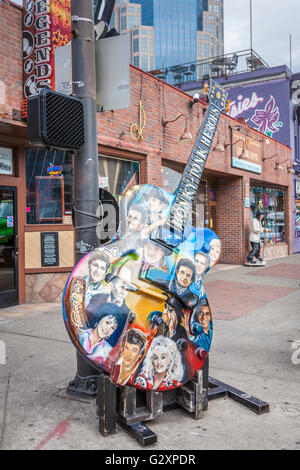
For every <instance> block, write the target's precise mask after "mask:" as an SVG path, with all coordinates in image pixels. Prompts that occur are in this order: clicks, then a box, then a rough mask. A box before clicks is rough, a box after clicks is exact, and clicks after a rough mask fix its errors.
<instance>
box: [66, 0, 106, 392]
mask: <svg viewBox="0 0 300 470" xmlns="http://www.w3.org/2000/svg"><path fill="white" fill-rule="evenodd" d="M71 31H72V80H73V93H74V94H75V95H76V96H78V97H80V98H82V101H83V107H84V135H85V144H84V147H83V148H82V149H81V150H80V151H79V152H77V153H75V155H74V193H73V194H74V209H75V214H74V220H75V222H74V226H75V242H76V248H75V250H76V263H77V262H78V261H79V260H80V259H81V258H82V257H83V256H84V255H85V254H87V253H89V252H90V251H91V250H93V249H94V248H96V247H97V246H99V239H98V238H97V235H96V222H95V219H94V218H92V217H91V216H89V215H88V214H91V215H92V216H95V215H96V210H97V207H98V204H99V177H98V148H97V111H96V67H95V38H94V10H93V0H84V1H82V0H71ZM77 211H80V212H77ZM93 225H95V226H94V227H86V228H80V227H85V226H93ZM98 376H99V372H98V371H97V370H96V369H94V368H93V367H92V366H90V365H89V363H88V362H87V361H86V360H85V359H84V358H83V357H82V356H81V355H80V354H79V353H78V352H77V373H76V376H75V379H74V380H73V381H72V382H70V384H69V386H68V388H67V390H68V392H69V393H75V394H76V393H78V394H84V395H91V396H94V395H95V394H96V392H97V385H96V384H97V379H98Z"/></svg>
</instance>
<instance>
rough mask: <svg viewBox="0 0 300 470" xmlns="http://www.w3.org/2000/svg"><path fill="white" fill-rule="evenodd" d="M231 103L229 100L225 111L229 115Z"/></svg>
mask: <svg viewBox="0 0 300 470" xmlns="http://www.w3.org/2000/svg"><path fill="white" fill-rule="evenodd" d="M230 103H231V100H227V101H226V106H225V111H226V113H229V109H230Z"/></svg>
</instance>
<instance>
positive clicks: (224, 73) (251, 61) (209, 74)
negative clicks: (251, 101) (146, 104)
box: [150, 49, 270, 88]
mask: <svg viewBox="0 0 300 470" xmlns="http://www.w3.org/2000/svg"><path fill="white" fill-rule="evenodd" d="M269 67H270V66H269V65H268V64H267V63H266V62H265V61H264V60H263V59H262V58H261V57H260V56H259V55H258V54H257V52H255V51H254V50H253V49H245V50H243V51H238V52H232V53H229V54H224V55H221V56H215V57H209V58H205V59H201V60H199V61H196V62H187V63H185V64H180V65H173V66H171V67H165V68H161V69H157V70H152V71H151V72H150V73H151V74H152V75H155V76H156V77H158V78H161V79H162V80H166V82H168V83H170V84H171V85H174V86H177V87H179V88H180V87H181V86H182V85H183V84H184V83H189V82H194V81H203V82H204V81H206V80H208V79H209V78H217V77H229V76H230V75H235V74H240V73H244V72H252V71H254V70H257V69H264V68H269Z"/></svg>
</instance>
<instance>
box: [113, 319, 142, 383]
mask: <svg viewBox="0 0 300 470" xmlns="http://www.w3.org/2000/svg"><path fill="white" fill-rule="evenodd" d="M148 336H149V335H148ZM147 344H148V339H147V335H146V334H145V333H143V332H142V331H141V330H140V329H138V328H137V327H131V328H129V329H128V330H127V331H126V332H125V334H124V335H123V338H122V343H121V347H120V350H119V353H118V356H117V358H116V362H115V364H114V367H113V371H112V374H111V380H112V381H113V382H114V383H116V384H118V385H126V384H127V383H130V382H131V381H132V379H133V377H134V374H135V372H136V370H137V368H138V367H139V365H140V363H141V362H142V360H143V359H144V356H145V353H146V350H147Z"/></svg>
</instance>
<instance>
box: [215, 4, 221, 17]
mask: <svg viewBox="0 0 300 470" xmlns="http://www.w3.org/2000/svg"><path fill="white" fill-rule="evenodd" d="M214 12H215V13H216V14H217V15H219V14H220V7H219V5H215V6H214Z"/></svg>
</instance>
